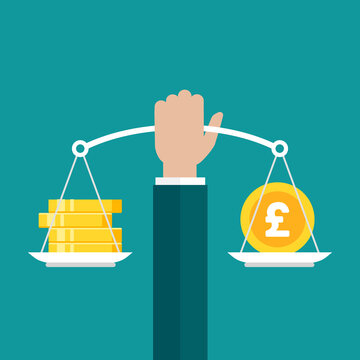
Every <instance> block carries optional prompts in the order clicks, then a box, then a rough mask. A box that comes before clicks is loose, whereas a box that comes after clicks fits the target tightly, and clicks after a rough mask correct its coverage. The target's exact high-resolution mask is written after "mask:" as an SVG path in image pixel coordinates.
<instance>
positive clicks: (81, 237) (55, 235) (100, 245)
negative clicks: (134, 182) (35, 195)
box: [39, 199, 122, 252]
mask: <svg viewBox="0 0 360 360" xmlns="http://www.w3.org/2000/svg"><path fill="white" fill-rule="evenodd" d="M58 203H59V200H49V213H46V214H41V213H40V214H39V227H40V228H49V227H50V224H51V221H52V219H53V217H54V214H55V211H56V208H57V206H58ZM102 203H103V205H104V209H105V212H106V215H107V218H108V220H109V222H110V226H112V214H113V213H121V211H122V201H121V200H102ZM112 231H113V234H114V236H115V239H116V243H117V245H118V248H119V250H120V251H122V229H121V228H112ZM117 251H118V250H117V248H116V245H115V243H114V240H113V238H112V235H111V232H110V229H109V226H108V224H107V221H106V218H105V215H104V213H103V211H102V208H101V205H100V202H99V200H70V199H64V200H62V202H61V204H60V208H59V210H58V212H57V214H56V218H55V221H54V225H53V227H52V229H51V231H50V234H49V252H117Z"/></svg>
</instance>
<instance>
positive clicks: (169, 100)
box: [166, 94, 177, 102]
mask: <svg viewBox="0 0 360 360" xmlns="http://www.w3.org/2000/svg"><path fill="white" fill-rule="evenodd" d="M176 99H177V96H176V95H174V94H171V95H169V96H168V97H167V98H166V102H172V101H174V100H176Z"/></svg>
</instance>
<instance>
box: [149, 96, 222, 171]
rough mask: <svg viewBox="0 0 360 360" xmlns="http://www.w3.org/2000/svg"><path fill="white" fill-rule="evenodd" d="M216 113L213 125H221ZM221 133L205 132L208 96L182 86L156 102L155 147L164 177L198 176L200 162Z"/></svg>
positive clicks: (219, 117)
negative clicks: (174, 93)
mask: <svg viewBox="0 0 360 360" xmlns="http://www.w3.org/2000/svg"><path fill="white" fill-rule="evenodd" d="M222 118H223V114H222V113H220V112H219V113H216V114H215V115H213V117H212V118H211V120H210V123H209V125H210V126H220V125H221V121H222ZM216 139H217V134H215V133H206V134H204V99H203V97H202V96H201V95H193V96H192V95H191V93H190V92H189V91H187V90H182V91H180V92H179V95H178V96H176V95H169V96H168V97H167V99H166V101H158V102H157V103H156V104H155V148H156V153H157V155H158V156H159V158H160V160H161V161H162V162H163V167H164V168H163V173H164V174H163V176H164V177H196V166H197V164H199V163H201V161H203V160H204V159H205V158H206V156H207V155H208V154H209V152H210V151H211V149H212V148H213V147H214V145H215V143H216Z"/></svg>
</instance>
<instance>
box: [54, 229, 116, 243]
mask: <svg viewBox="0 0 360 360" xmlns="http://www.w3.org/2000/svg"><path fill="white" fill-rule="evenodd" d="M112 232H113V234H114V236H115V239H116V241H117V242H120V243H121V238H122V229H121V228H112ZM53 242H56V243H114V240H113V237H112V234H111V232H110V230H109V228H77V229H76V228H52V229H51V231H50V235H49V243H53Z"/></svg>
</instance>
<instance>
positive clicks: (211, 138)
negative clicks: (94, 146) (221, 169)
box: [203, 112, 223, 159]
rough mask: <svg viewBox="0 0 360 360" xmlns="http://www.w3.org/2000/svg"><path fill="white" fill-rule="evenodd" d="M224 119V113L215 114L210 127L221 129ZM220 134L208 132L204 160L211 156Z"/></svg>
mask: <svg viewBox="0 0 360 360" xmlns="http://www.w3.org/2000/svg"><path fill="white" fill-rule="evenodd" d="M222 119H223V113H221V112H218V113H216V114H214V115H213V116H212V118H211V120H210V123H209V126H215V127H220V126H221V122H222ZM217 136H218V134H217V133H211V132H207V133H205V135H204V145H203V155H204V157H203V159H205V157H206V156H207V155H208V154H209V152H210V151H211V150H212V148H213V147H214V146H215V143H216V139H217Z"/></svg>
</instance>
